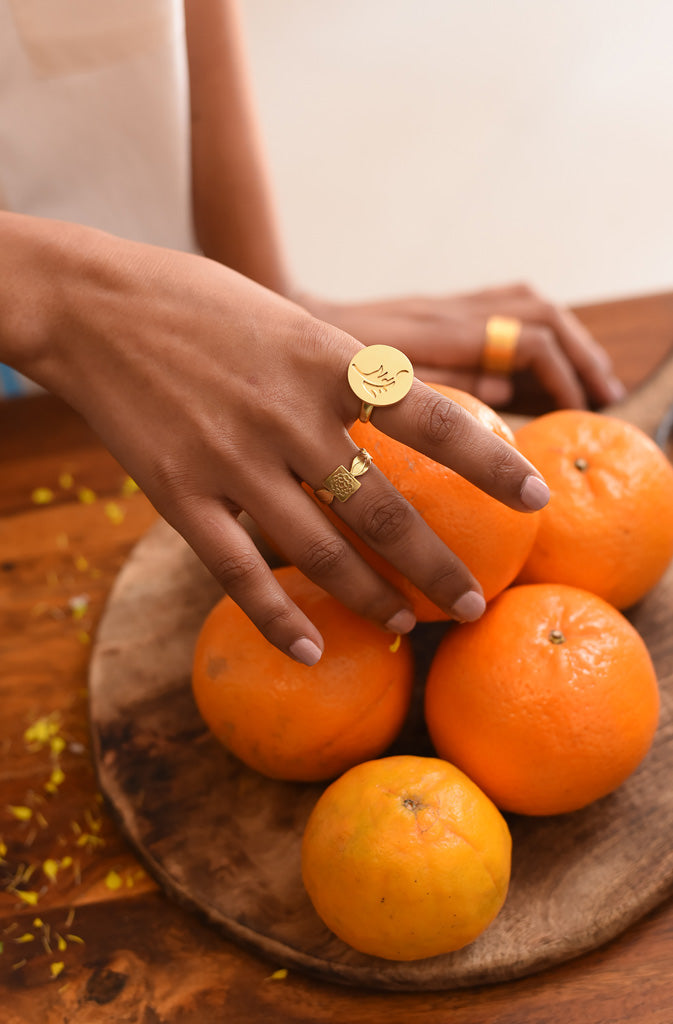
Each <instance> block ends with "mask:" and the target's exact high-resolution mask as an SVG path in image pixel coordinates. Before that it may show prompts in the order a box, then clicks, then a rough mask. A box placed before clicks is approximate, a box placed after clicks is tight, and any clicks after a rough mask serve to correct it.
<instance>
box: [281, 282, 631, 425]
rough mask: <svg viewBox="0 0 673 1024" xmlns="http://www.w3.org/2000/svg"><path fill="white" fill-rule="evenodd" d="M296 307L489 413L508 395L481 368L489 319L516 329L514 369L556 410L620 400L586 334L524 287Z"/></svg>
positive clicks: (502, 380)
mask: <svg viewBox="0 0 673 1024" xmlns="http://www.w3.org/2000/svg"><path fill="white" fill-rule="evenodd" d="M299 301H301V302H302V303H303V304H304V305H305V306H306V308H307V309H309V310H310V311H311V312H313V313H314V314H315V315H317V316H319V317H321V318H322V319H323V320H327V321H328V322H329V323H332V324H335V325H336V326H338V327H341V328H342V329H343V330H346V331H348V332H349V333H350V334H352V335H354V336H355V337H356V338H358V340H359V341H361V342H363V343H364V344H366V345H375V344H388V345H394V346H396V347H397V348H399V349H401V350H402V351H403V352H405V353H406V354H407V355H408V356H409V358H410V359H411V360H412V362H413V363H414V366H415V370H416V374H417V376H419V377H421V379H423V380H427V381H431V382H433V383H437V384H450V385H453V386H454V387H458V388H462V389H463V390H465V391H471V392H472V393H473V394H475V395H477V397H478V398H481V400H482V401H484V402H486V403H487V404H488V405H492V406H503V405H506V404H507V403H508V402H509V401H510V400H511V398H512V394H513V386H512V382H511V380H510V379H508V378H507V377H503V376H496V375H494V374H489V373H486V372H484V371H483V370H482V369H481V368H480V359H481V354H482V349H483V346H484V337H485V328H486V321H487V320H488V318H489V317H491V316H505V317H516V318H518V319H519V320H521V321H522V329H521V335H520V338H519V343H518V346H517V350H516V358H515V363H514V369H515V370H531V371H532V372H533V373H534V374H535V376H536V377H537V379H538V381H539V383H540V386H541V387H542V389H543V390H544V391H545V392H546V393H547V394H548V395H549V396H550V397H551V398H552V399H553V400H554V401H555V402H556V404H557V405H558V406H560V407H565V408H585V407H586V406H587V404H588V403H590V402H592V403H596V404H598V405H605V404H608V403H610V402H614V401H617V400H618V399H620V398H622V397H623V395H624V388H623V386H622V384H621V382H620V381H619V380H618V379H617V377H616V376H615V374H614V371H613V369H612V364H611V361H610V357H609V356H608V354H607V352H605V350H604V349H603V348H601V346H600V345H599V344H598V343H597V342H596V341H595V340H594V339H593V338H592V337H591V335H590V333H589V331H588V330H587V329H586V327H584V325H583V324H582V323H580V321H579V320H578V319H577V317H576V316H574V315H573V313H572V312H570V310H568V309H564V308H563V307H561V306H557V305H555V304H554V303H552V302H550V301H549V300H547V299H545V298H543V297H542V296H540V295H539V294H538V293H537V292H536V291H535V290H534V289H532V288H530V287H529V286H528V285H521V284H516V285H507V286H503V287H499V288H486V289H483V290H481V291H477V292H471V293H469V294H461V295H450V296H446V297H440V298H408V299H391V300H386V301H381V302H365V303H350V304H341V303H332V302H324V301H322V300H320V299H317V298H315V297H313V296H309V295H303V296H302V297H301V298H300V300H299Z"/></svg>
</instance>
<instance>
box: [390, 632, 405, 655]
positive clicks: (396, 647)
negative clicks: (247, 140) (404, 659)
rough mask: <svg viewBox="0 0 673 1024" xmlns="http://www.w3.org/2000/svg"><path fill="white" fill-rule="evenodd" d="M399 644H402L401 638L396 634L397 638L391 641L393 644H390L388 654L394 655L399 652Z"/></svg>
mask: <svg viewBox="0 0 673 1024" xmlns="http://www.w3.org/2000/svg"><path fill="white" fill-rule="evenodd" d="M401 643H402V637H401V636H400V634H399V633H398V634H397V636H396V637H395V639H394V640H393V642H392V643H391V645H390V647H389V648H388V650H389V651H390V653H391V654H396V653H397V651H399V649H400V644H401Z"/></svg>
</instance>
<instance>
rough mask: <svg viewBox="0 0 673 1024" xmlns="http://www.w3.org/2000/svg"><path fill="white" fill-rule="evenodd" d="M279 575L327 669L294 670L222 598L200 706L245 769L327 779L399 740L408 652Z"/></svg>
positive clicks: (198, 683) (289, 572) (200, 656)
mask: <svg viewBox="0 0 673 1024" xmlns="http://www.w3.org/2000/svg"><path fill="white" fill-rule="evenodd" d="M275 575H276V576H277V577H278V580H279V582H280V584H281V586H282V587H283V588H284V589H285V590H286V591H287V593H288V594H289V595H290V597H291V598H292V600H293V601H295V602H296V604H297V605H298V606H299V607H300V608H301V609H302V610H303V611H304V612H306V614H307V615H308V616H309V618H310V619H311V620H312V621H313V622H314V623H315V625H316V627H317V628H318V629H319V630H320V632H321V633H322V636H323V638H324V641H325V652H324V654H323V656H322V658H321V660H320V661H319V662H318V664H317V665H314V666H313V667H312V668H308V667H307V666H305V665H301V664H299V663H297V662H294V661H292V660H291V659H290V658H288V657H287V656H286V655H285V654H282V653H281V652H280V651H279V650H278V649H277V648H275V647H273V646H272V645H271V644H270V643H269V642H268V641H267V640H265V638H264V637H263V636H262V635H261V633H259V632H258V630H257V629H256V627H255V626H253V624H252V622H251V621H250V620H249V619H248V617H247V616H246V615H245V614H244V613H243V612H242V611H241V609H240V608H239V607H238V605H236V604H235V603H234V602H233V601H232V599H231V598H230V597H224V598H223V599H222V600H221V601H220V602H219V603H218V604H217V605H216V606H215V607H214V608H213V610H212V611H211V612H210V614H209V615H208V617H207V618H206V620H205V622H204V624H203V626H202V628H201V631H200V634H199V637H198V640H197V644H196V649H195V653H194V661H193V671H192V686H193V692H194V697H195V699H196V703H197V705H198V708H199V711H200V712H201V715H202V717H203V719H204V721H205V722H206V724H207V725H208V727H209V728H210V730H211V731H212V732H213V733H214V735H215V736H216V737H217V738H218V739H219V740H220V742H221V743H222V744H223V745H224V746H225V747H226V748H227V749H228V750H229V751H231V753H232V754H235V755H236V757H238V758H240V760H241V761H243V762H244V763H245V764H247V765H248V766H249V767H251V768H254V769H256V770H257V771H259V772H261V773H262V774H264V775H268V776H270V777H272V778H277V779H293V780H297V781H315V780H319V779H330V778H333V777H334V776H336V775H338V774H339V773H340V772H343V771H345V769H346V768H350V766H351V765H353V764H357V762H358V761H363V760H365V759H367V758H371V757H376V756H377V755H378V754H380V753H382V752H383V751H384V750H385V749H386V747H387V746H388V745H389V744H390V743H391V742H392V740H393V739H394V738H395V736H396V735H397V733H398V731H399V730H400V728H401V726H402V723H403V721H404V718H405V716H406V713H407V710H408V707H409V702H410V699H411V687H412V682H413V662H412V655H411V645H410V642H409V640H408V638H407V637H401V638H396V637H394V636H392V635H391V634H390V633H387V632H386V631H385V630H383V629H382V628H381V627H380V626H377V625H375V624H373V623H371V622H368V621H366V620H365V619H363V618H361V617H360V616H358V615H356V614H355V613H353V612H351V611H349V610H348V609H347V608H345V607H344V606H343V605H342V604H340V603H339V602H338V601H336V600H335V599H334V598H333V597H331V596H330V595H329V594H327V593H326V592H325V591H324V590H322V589H321V588H320V587H318V586H316V584H315V583H312V582H311V581H310V580H309V579H307V578H306V577H305V576H303V575H302V573H301V572H300V571H299V570H298V569H296V568H294V567H293V566H286V567H284V568H281V569H277V570H275Z"/></svg>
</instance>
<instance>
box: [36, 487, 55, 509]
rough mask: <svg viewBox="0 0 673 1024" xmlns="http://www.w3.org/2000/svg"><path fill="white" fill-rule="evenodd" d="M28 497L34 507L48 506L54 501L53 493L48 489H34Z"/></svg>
mask: <svg viewBox="0 0 673 1024" xmlns="http://www.w3.org/2000/svg"><path fill="white" fill-rule="evenodd" d="M30 497H31V501H32V502H33V504H34V505H48V504H49V503H50V502H52V501H53V500H54V492H53V491H52V490H51V488H50V487H36V488H35V490H34V491H33V493H32V494H31V496H30Z"/></svg>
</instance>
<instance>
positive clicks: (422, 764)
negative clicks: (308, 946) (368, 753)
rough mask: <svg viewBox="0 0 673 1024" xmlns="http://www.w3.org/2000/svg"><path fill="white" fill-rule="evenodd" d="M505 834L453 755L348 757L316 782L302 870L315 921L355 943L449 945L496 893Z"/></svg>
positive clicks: (493, 904)
mask: <svg viewBox="0 0 673 1024" xmlns="http://www.w3.org/2000/svg"><path fill="white" fill-rule="evenodd" d="M510 859H511V837H510V833H509V829H508V827H507V824H506V822H505V820H504V818H503V817H502V815H501V814H500V813H499V811H498V810H497V809H496V807H495V806H494V805H493V803H492V802H491V801H490V800H489V799H488V798H487V797H486V796H485V795H484V794H483V793H482V792H481V791H480V790H479V789H478V788H477V786H476V785H475V784H474V783H473V782H472V781H471V780H470V779H469V778H467V777H466V776H465V775H464V774H463V773H462V772H461V771H459V770H458V769H457V768H455V767H454V766H453V765H451V764H448V763H447V762H446V761H442V760H439V759H436V758H426V757H414V756H399V757H388V758H381V759H380V760H377V761H369V762H367V763H364V764H360V765H357V766H356V767H354V768H352V769H350V771H348V772H346V773H345V774H344V775H342V776H341V777H340V778H339V779H337V780H336V781H335V782H333V783H332V784H331V785H330V786H329V787H328V788H327V789H326V790H325V792H324V793H323V794H322V796H321V797H320V799H319V800H318V802H317V804H316V805H315V807H314V809H313V812H312V814H311V816H310V818H309V821H308V823H307V826H306V830H305V833H304V838H303V843H302V877H303V880H304V885H305V887H306V890H307V892H308V895H309V897H310V899H311V901H312V903H313V906H314V907H315V910H316V911H317V913H318V915H319V916H320V917H321V919H322V920H323V921H324V923H325V924H326V925H327V926H328V928H330V929H331V930H332V931H333V932H334V933H335V934H336V935H338V936H339V937H340V938H341V939H342V940H343V941H344V942H346V943H348V944H349V945H350V946H352V947H354V948H355V949H357V950H359V951H360V952H362V953H369V954H371V955H372V956H377V957H383V958H385V959H388V960H418V959H422V958H425V957H433V956H438V955H440V954H443V953H450V952H452V951H453V950H456V949H460V948H461V947H462V946H465V945H467V944H468V943H470V942H473V941H474V940H475V939H476V938H477V937H478V936H479V935H480V934H481V933H482V932H483V931H484V930H485V929H486V928H487V927H488V926H489V925H490V924H491V922H492V921H493V919H494V918H495V917H496V915H497V914H498V912H499V911H500V909H501V907H502V905H503V903H504V901H505V897H506V894H507V889H508V885H509V877H510Z"/></svg>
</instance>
